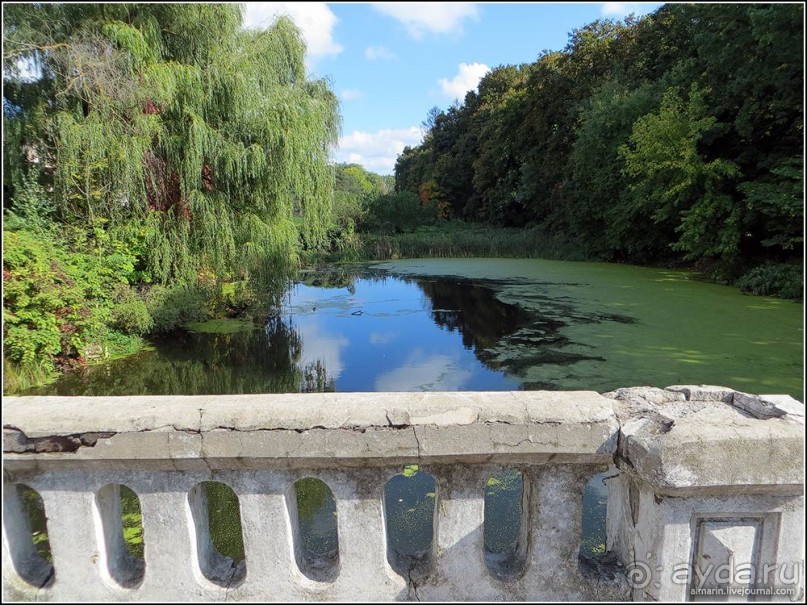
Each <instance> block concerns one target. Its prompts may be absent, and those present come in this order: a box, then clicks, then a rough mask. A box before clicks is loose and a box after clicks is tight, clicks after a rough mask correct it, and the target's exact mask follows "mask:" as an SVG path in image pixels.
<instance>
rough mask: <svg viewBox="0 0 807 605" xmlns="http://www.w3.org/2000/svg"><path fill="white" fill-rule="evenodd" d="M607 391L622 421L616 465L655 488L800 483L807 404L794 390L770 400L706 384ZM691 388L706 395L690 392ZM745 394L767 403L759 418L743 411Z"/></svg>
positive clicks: (778, 487) (776, 487)
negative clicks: (794, 396)
mask: <svg viewBox="0 0 807 605" xmlns="http://www.w3.org/2000/svg"><path fill="white" fill-rule="evenodd" d="M606 395H610V396H613V397H614V398H615V400H616V406H615V409H616V413H617V416H618V417H619V419H620V423H621V429H620V442H619V451H618V452H617V455H618V459H621V460H623V461H624V462H625V463H624V464H622V465H621V468H623V469H624V470H625V471H626V472H630V473H633V474H635V475H636V476H637V477H639V478H641V479H642V480H644V481H647V482H648V483H649V484H651V485H652V486H653V487H654V490H655V491H656V492H657V493H659V494H671V495H682V493H683V491H685V490H690V491H691V490H703V489H708V490H709V491H710V492H711V493H738V492H743V493H753V492H755V491H756V492H765V493H770V492H778V493H793V494H797V493H801V491H802V489H803V485H804V456H803V448H804V424H803V418H804V417H803V408H804V406H803V405H801V404H800V403H799V402H797V401H795V400H793V399H791V398H787V399H786V400H785V399H784V398H782V400H781V401H776V400H775V398H774V399H770V400H769V399H768V397H769V396H762V397H758V396H749V395H746V394H743V393H735V392H731V391H729V390H727V389H723V388H722V387H708V386H701V387H685V386H684V387H682V386H675V387H671V388H670V389H667V390H662V389H656V388H649V387H639V388H634V389H619V390H618V391H615V392H613V393H609V394H606ZM692 395H695V396H698V397H702V398H703V399H704V400H693V399H687V397H688V396H692ZM738 401H740V402H741V403H740V404H739V405H738V404H737V402H738ZM749 401H754V404H753V405H755V406H757V408H754V409H758V410H761V409H764V410H765V416H764V418H762V416H761V413H759V412H758V413H759V414H760V415H757V414H753V415H752V413H751V412H749V411H748V410H749V409H750V408H751V407H752V404H749V403H748V402H749ZM763 404H764V405H763ZM785 406H789V408H790V410H792V412H787V411H785ZM799 408H800V409H799ZM771 410H776V411H775V412H773V411H771ZM799 411H801V415H798V414H799Z"/></svg>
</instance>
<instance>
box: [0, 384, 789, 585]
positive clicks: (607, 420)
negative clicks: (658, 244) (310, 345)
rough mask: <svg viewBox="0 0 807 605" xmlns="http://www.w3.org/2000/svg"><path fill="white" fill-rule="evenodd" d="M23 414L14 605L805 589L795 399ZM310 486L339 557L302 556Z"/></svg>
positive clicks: (9, 556) (115, 401)
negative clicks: (595, 513)
mask: <svg viewBox="0 0 807 605" xmlns="http://www.w3.org/2000/svg"><path fill="white" fill-rule="evenodd" d="M3 414H4V448H3V449H4V461H3V466H4V474H3V481H4V496H3V503H4V504H3V599H4V600H9V601H19V600H57V601H58V600H82V601H85V600H89V601H137V600H148V601H218V600H222V601H223V600H229V601H238V600H272V601H281V600H282V601H287V600H293V601H308V600H318V601H319V600H362V601H380V600H383V601H391V600H474V601H480V600H530V601H534V600H658V599H663V600H679V601H683V600H698V599H702V598H715V595H717V593H718V592H719V591H721V590H722V591H724V593H725V592H726V591H728V590H729V589H732V590H734V591H735V592H734V593H732V595H729V596H728V598H729V599H730V600H737V599H739V600H750V599H751V598H753V597H752V596H751V592H752V590H755V591H759V590H761V589H766V590H769V591H774V592H775V591H778V592H779V594H773V595H765V596H762V597H761V598H762V599H764V600H783V601H788V600H799V599H803V597H804V593H803V585H804V584H803V583H804V570H803V560H804V537H803V536H804V498H803V490H804V459H803V450H804V412H803V405H801V404H800V403H798V402H796V401H794V400H792V399H791V398H788V397H782V396H770V397H764V396H763V397H755V396H748V395H744V394H740V393H735V392H733V391H730V390H728V389H722V388H720V387H695V386H676V387H668V389H652V388H634V389H620V390H618V391H615V392H613V393H608V394H605V395H599V394H597V393H594V392H582V391H581V392H506V393H467V392H463V393H428V394H422V393H327V394H306V395H241V396H236V395H222V396H198V397H176V396H174V397H98V398H86V397H64V398H62V397H22V398H6V399H5V401H4V402H3ZM406 464H418V465H420V468H421V470H423V471H425V472H428V473H430V474H431V475H432V477H433V478H434V480H435V484H436V489H435V514H434V540H433V543H432V549H431V551H430V552H429V553H427V556H425V557H424V558H423V560H422V561H420V563H419V564H417V565H415V566H413V567H411V568H409V569H403V570H402V569H401V565H400V562H398V564H395V561H392V559H393V558H394V557H390V556H389V554H390V553H389V550H390V547H389V546H388V538H387V520H386V517H385V510H384V487H385V485H386V483H387V481H388V480H389V479H390V478H391V477H393V476H394V475H396V474H399V473H400V472H401V471H402V469H403V467H404V465H406ZM508 470H518V471H519V472H521V473H522V477H523V485H524V490H523V496H522V509H523V510H522V525H521V533H520V534H519V537H518V539H517V542H516V545H515V555H514V557H515V561H513V562H511V563H512V565H509V566H507V568H506V569H504V568H502V569H499V568H497V567H496V565H495V564H494V563H495V562H494V563H492V562H491V559H490V557H488V558H487V560H486V554H485V552H484V531H483V528H484V519H485V504H484V493H485V485H486V482H487V480H488V478H490V477H491V476H493V475H494V474H495V473H498V472H502V471H508ZM602 471H608V474H609V478H608V479H607V484H608V486H609V495H608V514H607V544H606V546H607V550H608V553H607V554H606V555H604V556H603V557H602V558H600V559H596V560H585V559H580V558H579V557H578V553H579V549H580V542H581V519H582V508H583V491H584V488H585V485H586V483H587V482H588V481H589V480H590V479H591V478H592V477H593V476H594V475H595V474H597V473H600V472H602ZM306 477H314V478H317V479H320V480H322V481H323V482H324V483H325V484H326V485H327V486H328V487H329V488H330V490H331V491H332V493H333V497H334V500H335V503H336V513H337V533H338V553H337V554H336V555H335V556H334V557H332V558H329V559H327V560H321V561H320V560H315V559H313V560H312V559H311V558H310V557H307V556H306V555H305V553H304V552H303V551H304V548H303V545H302V544H301V537H300V532H299V523H298V519H297V504H296V500H295V490H294V484H295V482H296V481H297V480H299V479H302V478H306ZM205 481H217V482H221V483H224V484H225V485H227V486H229V487H230V488H232V489H233V491H234V493H235V494H236V496H237V498H238V503H239V510H240V517H241V519H240V521H241V528H242V532H243V541H244V552H245V559H244V560H243V561H241V562H240V563H238V562H234V561H232V560H230V559H228V558H226V557H224V556H223V555H221V554H220V553H218V551H217V550H216V549H215V547H214V546H213V544H212V542H211V538H210V533H209V529H208V526H207V502H206V496H205V491H204V490H203V489H202V487H201V484H202V483H203V482H205ZM17 485H26V486H29V487H30V488H32V489H34V490H36V491H37V492H38V493H39V494H40V495H41V497H42V500H43V502H44V506H45V511H46V514H47V531H48V535H49V539H50V548H51V553H52V559H53V562H52V565H50V564H49V563H47V562H45V561H44V560H42V559H41V558H40V557H39V556H38V555H37V554H36V552H35V551H34V547H33V544H32V542H31V533H30V528H29V527H28V521H27V516H26V513H25V510H24V506H23V504H22V500H21V497H20V496H19V490H18V489H17V487H16V486H17ZM120 485H125V486H127V487H128V488H129V489H131V490H132V491H134V492H135V493H136V494H137V496H138V499H139V502H140V507H141V511H142V524H143V536H144V544H145V550H144V559H143V560H140V559H137V558H136V557H133V556H132V555H131V554H129V553H128V552H127V550H126V547H125V544H124V543H123V538H122V535H121V533H120V531H121V530H120V497H119V491H118V490H119V487H118V486H120ZM720 566H723V567H726V566H729V567H731V566H733V568H732V569H731V573H725V572H724V570H723V569H722V568H720V569H719V567H720ZM738 566H745V567H743V569H745V568H746V567H750V568H753V571H754V573H752V574H751V576H750V579H749V574H742V575H738V574H737V573H736V571H737V569H736V568H737V567H738ZM763 566H767V567H768V569H771V568H774V571H773V572H772V573H769V574H768V575H767V576H764V577H763V576H762V575H760V574H758V573H757V571H758V570H761V568H762V567H763ZM763 575H764V574H763ZM640 576H641V577H640ZM709 590H711V591H712V593H708V591H709ZM741 593H742V594H741ZM717 598H720V596H719V595H718V596H717ZM723 600H725V598H724V599H723Z"/></svg>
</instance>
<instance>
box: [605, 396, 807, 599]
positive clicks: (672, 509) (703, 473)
mask: <svg viewBox="0 0 807 605" xmlns="http://www.w3.org/2000/svg"><path fill="white" fill-rule="evenodd" d="M610 395H611V396H613V397H614V398H615V399H616V401H617V407H616V410H617V415H618V417H619V418H620V420H621V424H622V427H621V432H620V443H619V449H618V452H617V456H616V465H617V469H618V473H619V476H618V477H615V478H614V479H613V480H611V481H610V483H609V490H610V493H609V501H608V549H609V550H613V551H614V552H615V553H616V554H617V555H618V556H619V558H620V560H621V562H622V564H623V565H624V566H625V569H626V572H627V574H628V580H629V582H630V584H631V586H632V588H633V599H634V600H635V601H658V600H661V601H701V600H706V601H712V600H723V601H725V600H729V601H754V600H762V601H784V602H787V601H803V600H804V496H803V493H804V459H803V453H804V406H803V405H802V404H800V403H799V402H797V401H795V400H793V399H791V398H789V397H782V396H772V397H768V396H750V395H746V394H743V393H737V392H734V391H731V390H728V389H724V388H722V387H704V386H700V387H696V386H675V387H668V388H667V389H666V390H661V389H649V388H636V389H619V390H618V391H616V392H614V393H611V394H610Z"/></svg>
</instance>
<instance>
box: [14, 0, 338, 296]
mask: <svg viewBox="0 0 807 605" xmlns="http://www.w3.org/2000/svg"><path fill="white" fill-rule="evenodd" d="M3 29H4V31H3V35H4V80H5V82H6V89H7V91H8V93H7V94H5V96H4V121H5V122H7V125H14V126H15V130H14V132H15V133H17V136H16V137H15V138H10V139H7V140H6V141H4V145H5V147H6V148H5V149H4V151H5V152H6V153H8V154H10V157H11V159H10V160H9V161H8V162H7V163H6V166H7V168H9V167H10V168H11V169H12V170H18V171H20V172H24V171H25V170H27V169H28V168H30V167H31V166H33V164H36V165H37V166H39V167H44V171H45V172H46V173H48V174H46V178H47V179H50V180H51V183H52V187H53V189H52V191H53V196H54V199H55V202H56V204H57V207H58V213H59V215H60V216H61V217H62V218H63V219H64V220H65V221H75V222H80V223H81V224H86V223H87V222H89V223H91V224H95V225H104V226H105V227H106V228H117V227H120V228H123V227H125V228H128V229H131V230H133V231H134V232H137V233H138V234H139V236H140V237H141V238H143V239H144V241H143V244H144V250H145V253H144V261H145V263H146V264H147V269H148V270H149V271H150V273H151V274H152V275H153V279H154V280H155V281H159V282H166V281H168V280H177V279H178V280H186V279H192V278H194V277H195V275H196V274H197V273H198V272H199V271H205V270H210V271H213V272H214V273H215V274H216V275H217V276H218V277H220V278H221V277H229V276H235V275H243V274H244V273H245V272H256V271H257V272H262V273H264V274H267V273H271V274H275V275H277V274H282V273H283V272H284V269H286V268H288V267H289V266H290V265H291V264H293V263H294V261H295V258H296V250H297V246H298V243H299V240H300V237H301V236H302V237H303V238H304V239H305V241H307V242H309V243H311V244H314V245H316V244H317V243H318V242H320V241H322V238H323V237H324V230H325V224H326V222H327V215H328V212H329V208H330V200H331V196H332V190H333V172H332V168H331V167H330V166H329V165H328V157H329V152H330V148H331V146H332V145H333V144H335V142H336V139H337V136H338V131H339V126H340V124H339V114H338V103H337V100H336V97H335V95H334V94H333V92H332V91H331V90H330V89H329V87H328V85H327V83H326V82H324V81H322V80H310V79H308V78H307V77H306V71H305V63H304V60H305V44H304V42H303V41H302V39H301V37H300V32H299V31H298V30H297V28H296V27H295V26H294V24H293V23H292V22H291V21H290V20H288V19H286V18H280V19H278V20H277V21H276V22H275V23H274V24H273V25H272V26H271V27H269V28H268V29H266V30H260V31H258V30H245V29H244V28H242V8H241V7H240V6H238V5H226V4H212V5H210V4H207V5H203V4H161V5H151V4H92V5H84V4H75V5H59V4H55V5H49V4H26V5H13V6H10V7H9V10H8V11H6V15H5V20H4V28H3ZM26 65H27V66H28V69H29V70H30V69H31V67H30V66H31V65H34V66H35V68H34V71H36V72H37V77H35V78H33V79H31V78H29V79H28V81H25V80H24V79H21V78H20V77H14V72H15V71H16V72H17V74H19V70H20V67H21V66H26ZM9 76H11V77H9ZM4 155H5V154H4ZM14 158H16V160H15V159H14ZM17 180H18V181H19V180H20V179H19V178H17ZM11 184H13V183H11Z"/></svg>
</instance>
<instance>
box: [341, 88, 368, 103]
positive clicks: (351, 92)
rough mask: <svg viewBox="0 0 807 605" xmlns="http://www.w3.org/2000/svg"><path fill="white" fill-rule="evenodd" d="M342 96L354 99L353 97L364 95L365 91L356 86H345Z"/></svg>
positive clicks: (349, 99) (346, 99) (346, 98)
mask: <svg viewBox="0 0 807 605" xmlns="http://www.w3.org/2000/svg"><path fill="white" fill-rule="evenodd" d="M340 96H341V97H342V99H343V100H344V101H352V100H353V99H358V98H359V97H363V96H364V93H363V92H362V91H360V90H358V89H356V88H345V89H344V90H342V92H341V94H340Z"/></svg>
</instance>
